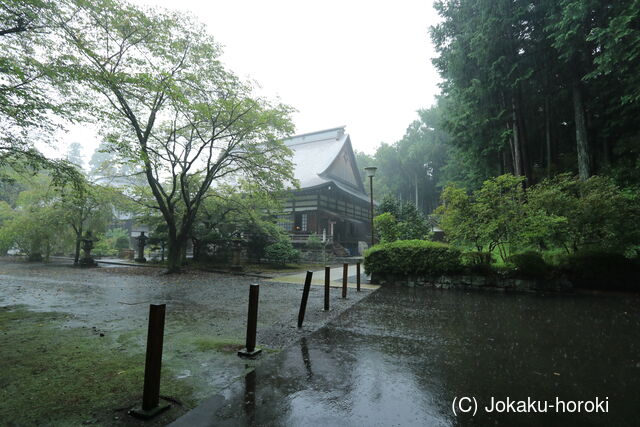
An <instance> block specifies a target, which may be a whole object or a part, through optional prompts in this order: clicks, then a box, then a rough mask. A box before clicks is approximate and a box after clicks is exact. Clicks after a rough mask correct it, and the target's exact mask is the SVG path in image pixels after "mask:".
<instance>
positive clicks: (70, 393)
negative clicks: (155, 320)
mask: <svg viewBox="0 0 640 427" xmlns="http://www.w3.org/2000/svg"><path fill="white" fill-rule="evenodd" d="M66 318H67V315H65V314H63V313H43V312H33V311H29V310H27V309H25V308H24V307H21V306H13V307H2V308H0V342H1V343H2V344H1V345H0V361H1V364H2V369H1V370H0V420H2V424H3V425H81V424H89V425H118V424H124V425H127V424H132V425H135V424H138V423H140V422H139V421H137V420H134V419H132V418H131V417H130V416H128V415H126V413H127V410H128V409H130V408H131V407H132V406H134V405H136V404H139V403H140V402H141V395H142V381H143V374H144V349H140V351H138V352H125V351H122V350H118V345H117V344H118V343H117V342H114V340H112V339H111V338H110V337H108V336H106V335H105V334H102V336H101V332H99V331H97V330H95V329H92V328H82V327H81V328H69V327H65V326H64V323H65V320H66ZM160 394H161V395H163V396H169V397H170V398H172V399H176V400H178V402H179V403H181V404H182V405H179V404H175V403H174V404H173V406H174V408H173V409H172V410H171V411H169V412H167V413H166V414H165V415H164V416H162V417H160V418H158V419H156V420H154V421H153V424H158V425H163V424H165V423H166V422H167V421H169V420H170V419H173V418H175V417H176V416H177V415H179V414H180V413H182V412H184V410H186V409H188V407H190V406H192V405H193V404H194V403H195V402H194V401H193V399H192V395H193V389H192V387H191V386H190V385H189V384H188V382H187V381H181V380H179V379H176V378H175V375H173V372H172V370H171V368H170V367H164V368H163V378H162V386H161V391H160Z"/></svg>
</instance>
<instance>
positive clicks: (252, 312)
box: [238, 283, 262, 357]
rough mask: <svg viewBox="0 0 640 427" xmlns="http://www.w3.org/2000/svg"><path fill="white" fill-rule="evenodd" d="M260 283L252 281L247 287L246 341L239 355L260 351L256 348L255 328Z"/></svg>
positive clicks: (249, 355)
mask: <svg viewBox="0 0 640 427" xmlns="http://www.w3.org/2000/svg"><path fill="white" fill-rule="evenodd" d="M259 296H260V285H258V284H256V283H254V284H252V285H251V286H250V287H249V312H248V313H247V343H246V347H245V348H243V349H242V350H240V351H239V352H238V356H240V357H255V356H257V355H258V354H260V353H261V352H262V349H259V348H256V330H257V328H258V297H259Z"/></svg>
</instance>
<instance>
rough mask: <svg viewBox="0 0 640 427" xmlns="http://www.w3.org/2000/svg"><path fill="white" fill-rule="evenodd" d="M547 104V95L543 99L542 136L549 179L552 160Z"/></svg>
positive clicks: (549, 117)
mask: <svg viewBox="0 0 640 427" xmlns="http://www.w3.org/2000/svg"><path fill="white" fill-rule="evenodd" d="M549 104H550V103H549V95H547V96H545V98H544V136H545V140H546V143H547V144H546V146H547V177H551V163H552V159H553V156H552V154H551V114H550V111H549V108H550V105H549Z"/></svg>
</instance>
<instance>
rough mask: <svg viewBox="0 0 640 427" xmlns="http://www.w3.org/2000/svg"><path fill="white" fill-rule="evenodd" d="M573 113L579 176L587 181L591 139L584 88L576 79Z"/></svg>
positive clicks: (589, 174) (573, 88)
mask: <svg viewBox="0 0 640 427" xmlns="http://www.w3.org/2000/svg"><path fill="white" fill-rule="evenodd" d="M572 92H573V113H574V117H575V123H576V149H577V152H578V176H579V177H580V179H581V180H582V181H585V180H586V179H588V178H589V177H590V176H591V161H590V158H589V140H588V136H587V122H586V119H585V112H584V104H583V102H582V89H581V88H580V84H579V83H578V82H577V81H576V82H574V84H573V87H572Z"/></svg>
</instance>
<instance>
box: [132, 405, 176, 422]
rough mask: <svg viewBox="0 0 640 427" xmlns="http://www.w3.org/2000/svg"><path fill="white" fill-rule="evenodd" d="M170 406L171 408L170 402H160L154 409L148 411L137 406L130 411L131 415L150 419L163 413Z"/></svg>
mask: <svg viewBox="0 0 640 427" xmlns="http://www.w3.org/2000/svg"><path fill="white" fill-rule="evenodd" d="M169 408H171V405H170V404H168V403H160V404H159V405H158V406H156V407H155V408H153V409H149V410H148V411H145V410H144V409H142V407H140V408H137V407H136V408H133V409H131V410H130V411H129V415H131V416H132V417H136V418H140V419H142V420H148V419H150V418H153V417H155V416H156V415H159V414H161V413H163V412H164V411H166V410H167V409H169Z"/></svg>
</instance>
